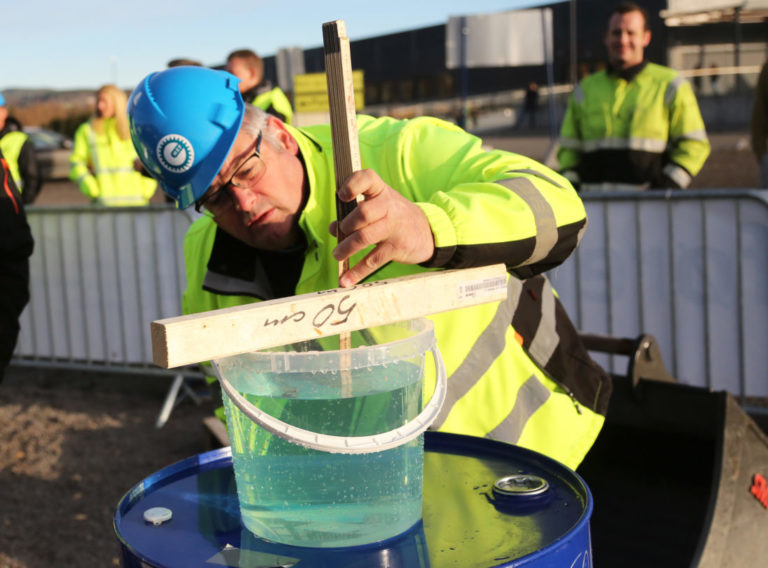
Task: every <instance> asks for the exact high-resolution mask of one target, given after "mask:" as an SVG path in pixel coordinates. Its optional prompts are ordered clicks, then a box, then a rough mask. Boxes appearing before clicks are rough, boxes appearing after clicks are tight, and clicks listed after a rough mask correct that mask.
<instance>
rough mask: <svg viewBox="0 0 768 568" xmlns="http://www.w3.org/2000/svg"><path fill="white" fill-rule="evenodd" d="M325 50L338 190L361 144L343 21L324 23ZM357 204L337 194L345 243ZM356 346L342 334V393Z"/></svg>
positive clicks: (342, 266)
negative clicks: (344, 223)
mask: <svg viewBox="0 0 768 568" xmlns="http://www.w3.org/2000/svg"><path fill="white" fill-rule="evenodd" d="M323 52H324V55H325V79H326V82H327V84H328V108H329V110H330V116H331V139H332V141H333V165H334V173H335V176H336V191H337V192H338V190H339V188H340V187H341V184H343V183H344V182H345V181H346V179H347V178H348V177H349V176H351V175H352V174H353V173H354V172H356V171H358V170H360V168H361V167H362V166H361V160H360V145H359V142H358V139H357V116H356V114H355V86H354V81H353V77H352V56H351V55H350V51H349V37H347V28H346V25H345V24H344V21H343V20H334V21H332V22H326V23H325V24H323ZM355 206H356V201H349V202H345V201H342V200H341V199H339V196H338V193H337V194H336V220H337V221H338V225H337V227H336V230H337V239H338V242H341V241H342V240H343V239H344V234H343V233H342V232H341V220H342V219H344V217H346V216H347V215H348V214H349V213H350V212H351V211H352V210H353V209H354V208H355ZM347 270H349V259H344V260H342V261H340V262H339V278H341V275H342V274H344V272H346V271H347ZM351 348H352V338H351V336H350V335H349V333H346V332H345V333H340V334H339V355H340V360H339V369H340V371H341V393H342V395H347V394H349V393H350V392H351V391H352V376H351V374H350V373H349V371H348V368H349V365H350V361H351V355H350V352H349V350H350V349H351Z"/></svg>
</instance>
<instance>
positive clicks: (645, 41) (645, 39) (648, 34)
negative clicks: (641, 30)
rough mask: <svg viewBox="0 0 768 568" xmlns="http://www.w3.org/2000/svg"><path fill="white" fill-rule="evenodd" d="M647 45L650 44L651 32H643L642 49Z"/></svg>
mask: <svg viewBox="0 0 768 568" xmlns="http://www.w3.org/2000/svg"><path fill="white" fill-rule="evenodd" d="M649 43H651V30H645V35H644V37H643V47H648V44H649Z"/></svg>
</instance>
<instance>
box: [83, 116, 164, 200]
mask: <svg viewBox="0 0 768 568" xmlns="http://www.w3.org/2000/svg"><path fill="white" fill-rule="evenodd" d="M104 126H105V128H104V133H103V134H97V133H96V131H95V130H94V129H93V124H92V122H91V121H88V122H85V123H83V124H81V125H80V126H79V127H78V129H77V131H76V132H75V138H74V147H73V149H72V155H71V156H70V158H69V165H70V169H69V179H71V180H72V181H73V182H75V183H76V184H77V185H78V186H79V187H80V191H81V192H82V193H83V194H84V195H85V196H87V197H88V198H90V199H91V201H92V202H93V203H97V204H100V205H107V206H141V205H147V204H148V203H149V200H150V198H151V197H152V195H153V194H154V193H155V190H156V189H157V182H156V181H155V180H153V179H152V178H149V177H146V176H143V175H141V174H140V173H139V172H137V171H136V169H135V168H134V162H135V160H136V159H137V156H136V150H134V147H133V142H131V139H130V138H128V139H127V140H123V139H122V138H120V136H118V134H117V129H116V127H115V122H114V119H107V120H106V121H105V125H104Z"/></svg>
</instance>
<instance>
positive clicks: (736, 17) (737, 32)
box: [721, 6, 741, 94]
mask: <svg viewBox="0 0 768 568" xmlns="http://www.w3.org/2000/svg"><path fill="white" fill-rule="evenodd" d="M740 19H741V6H736V8H734V10H733V24H734V30H733V31H734V41H733V66H734V67H735V68H736V75H735V76H734V86H735V90H736V93H737V94H738V93H740V92H741V75H740V74H739V71H738V69H739V65H740V63H741V53H740V52H741V22H740ZM721 92H722V91H721Z"/></svg>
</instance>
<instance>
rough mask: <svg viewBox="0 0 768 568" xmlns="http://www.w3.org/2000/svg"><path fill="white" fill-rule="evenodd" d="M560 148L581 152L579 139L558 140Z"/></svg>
mask: <svg viewBox="0 0 768 568" xmlns="http://www.w3.org/2000/svg"><path fill="white" fill-rule="evenodd" d="M558 142H559V144H560V147H561V148H567V149H568V150H581V140H580V139H579V138H564V137H563V138H560V140H559V141H558Z"/></svg>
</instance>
